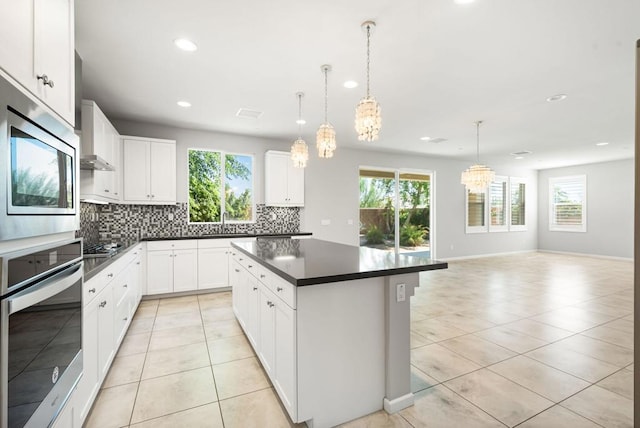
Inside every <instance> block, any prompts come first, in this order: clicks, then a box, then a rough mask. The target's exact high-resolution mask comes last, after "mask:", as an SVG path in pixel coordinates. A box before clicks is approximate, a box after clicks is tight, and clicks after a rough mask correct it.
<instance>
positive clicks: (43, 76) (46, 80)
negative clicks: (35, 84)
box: [37, 74, 53, 88]
mask: <svg viewBox="0 0 640 428" xmlns="http://www.w3.org/2000/svg"><path fill="white" fill-rule="evenodd" d="M37 77H38V80H42V84H43V85H45V86H49V87H50V88H53V80H49V76H47V75H46V74H40V75H39V76H37Z"/></svg>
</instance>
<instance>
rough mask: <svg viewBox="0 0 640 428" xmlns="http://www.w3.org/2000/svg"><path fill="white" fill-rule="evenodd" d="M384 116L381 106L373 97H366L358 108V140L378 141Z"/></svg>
mask: <svg viewBox="0 0 640 428" xmlns="http://www.w3.org/2000/svg"><path fill="white" fill-rule="evenodd" d="M381 126H382V116H381V111H380V104H378V102H377V101H376V100H375V98H373V97H364V98H362V99H361V100H360V102H359V103H358V106H357V107H356V131H358V140H360V141H375V140H377V139H378V134H379V133H380V127H381Z"/></svg>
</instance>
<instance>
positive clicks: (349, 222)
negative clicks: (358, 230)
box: [347, 218, 353, 226]
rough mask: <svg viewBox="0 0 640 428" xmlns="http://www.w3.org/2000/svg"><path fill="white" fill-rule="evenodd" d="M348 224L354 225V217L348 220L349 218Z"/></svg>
mask: <svg viewBox="0 0 640 428" xmlns="http://www.w3.org/2000/svg"><path fill="white" fill-rule="evenodd" d="M347 224H348V225H349V226H352V225H353V219H352V218H350V219H348V220H347Z"/></svg>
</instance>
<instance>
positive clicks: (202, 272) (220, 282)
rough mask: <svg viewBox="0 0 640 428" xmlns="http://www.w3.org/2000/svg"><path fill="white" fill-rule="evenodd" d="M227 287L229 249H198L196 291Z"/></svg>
mask: <svg viewBox="0 0 640 428" xmlns="http://www.w3.org/2000/svg"><path fill="white" fill-rule="evenodd" d="M228 286H229V249H228V248H201V249H198V290H205V289H210V288H220V287H228Z"/></svg>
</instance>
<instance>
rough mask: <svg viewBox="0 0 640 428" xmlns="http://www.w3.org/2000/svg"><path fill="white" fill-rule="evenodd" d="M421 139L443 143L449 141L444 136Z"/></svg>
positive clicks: (422, 138)
mask: <svg viewBox="0 0 640 428" xmlns="http://www.w3.org/2000/svg"><path fill="white" fill-rule="evenodd" d="M420 139H421V140H422V141H426V142H428V143H442V142H444V141H447V139H446V138H442V137H420Z"/></svg>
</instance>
